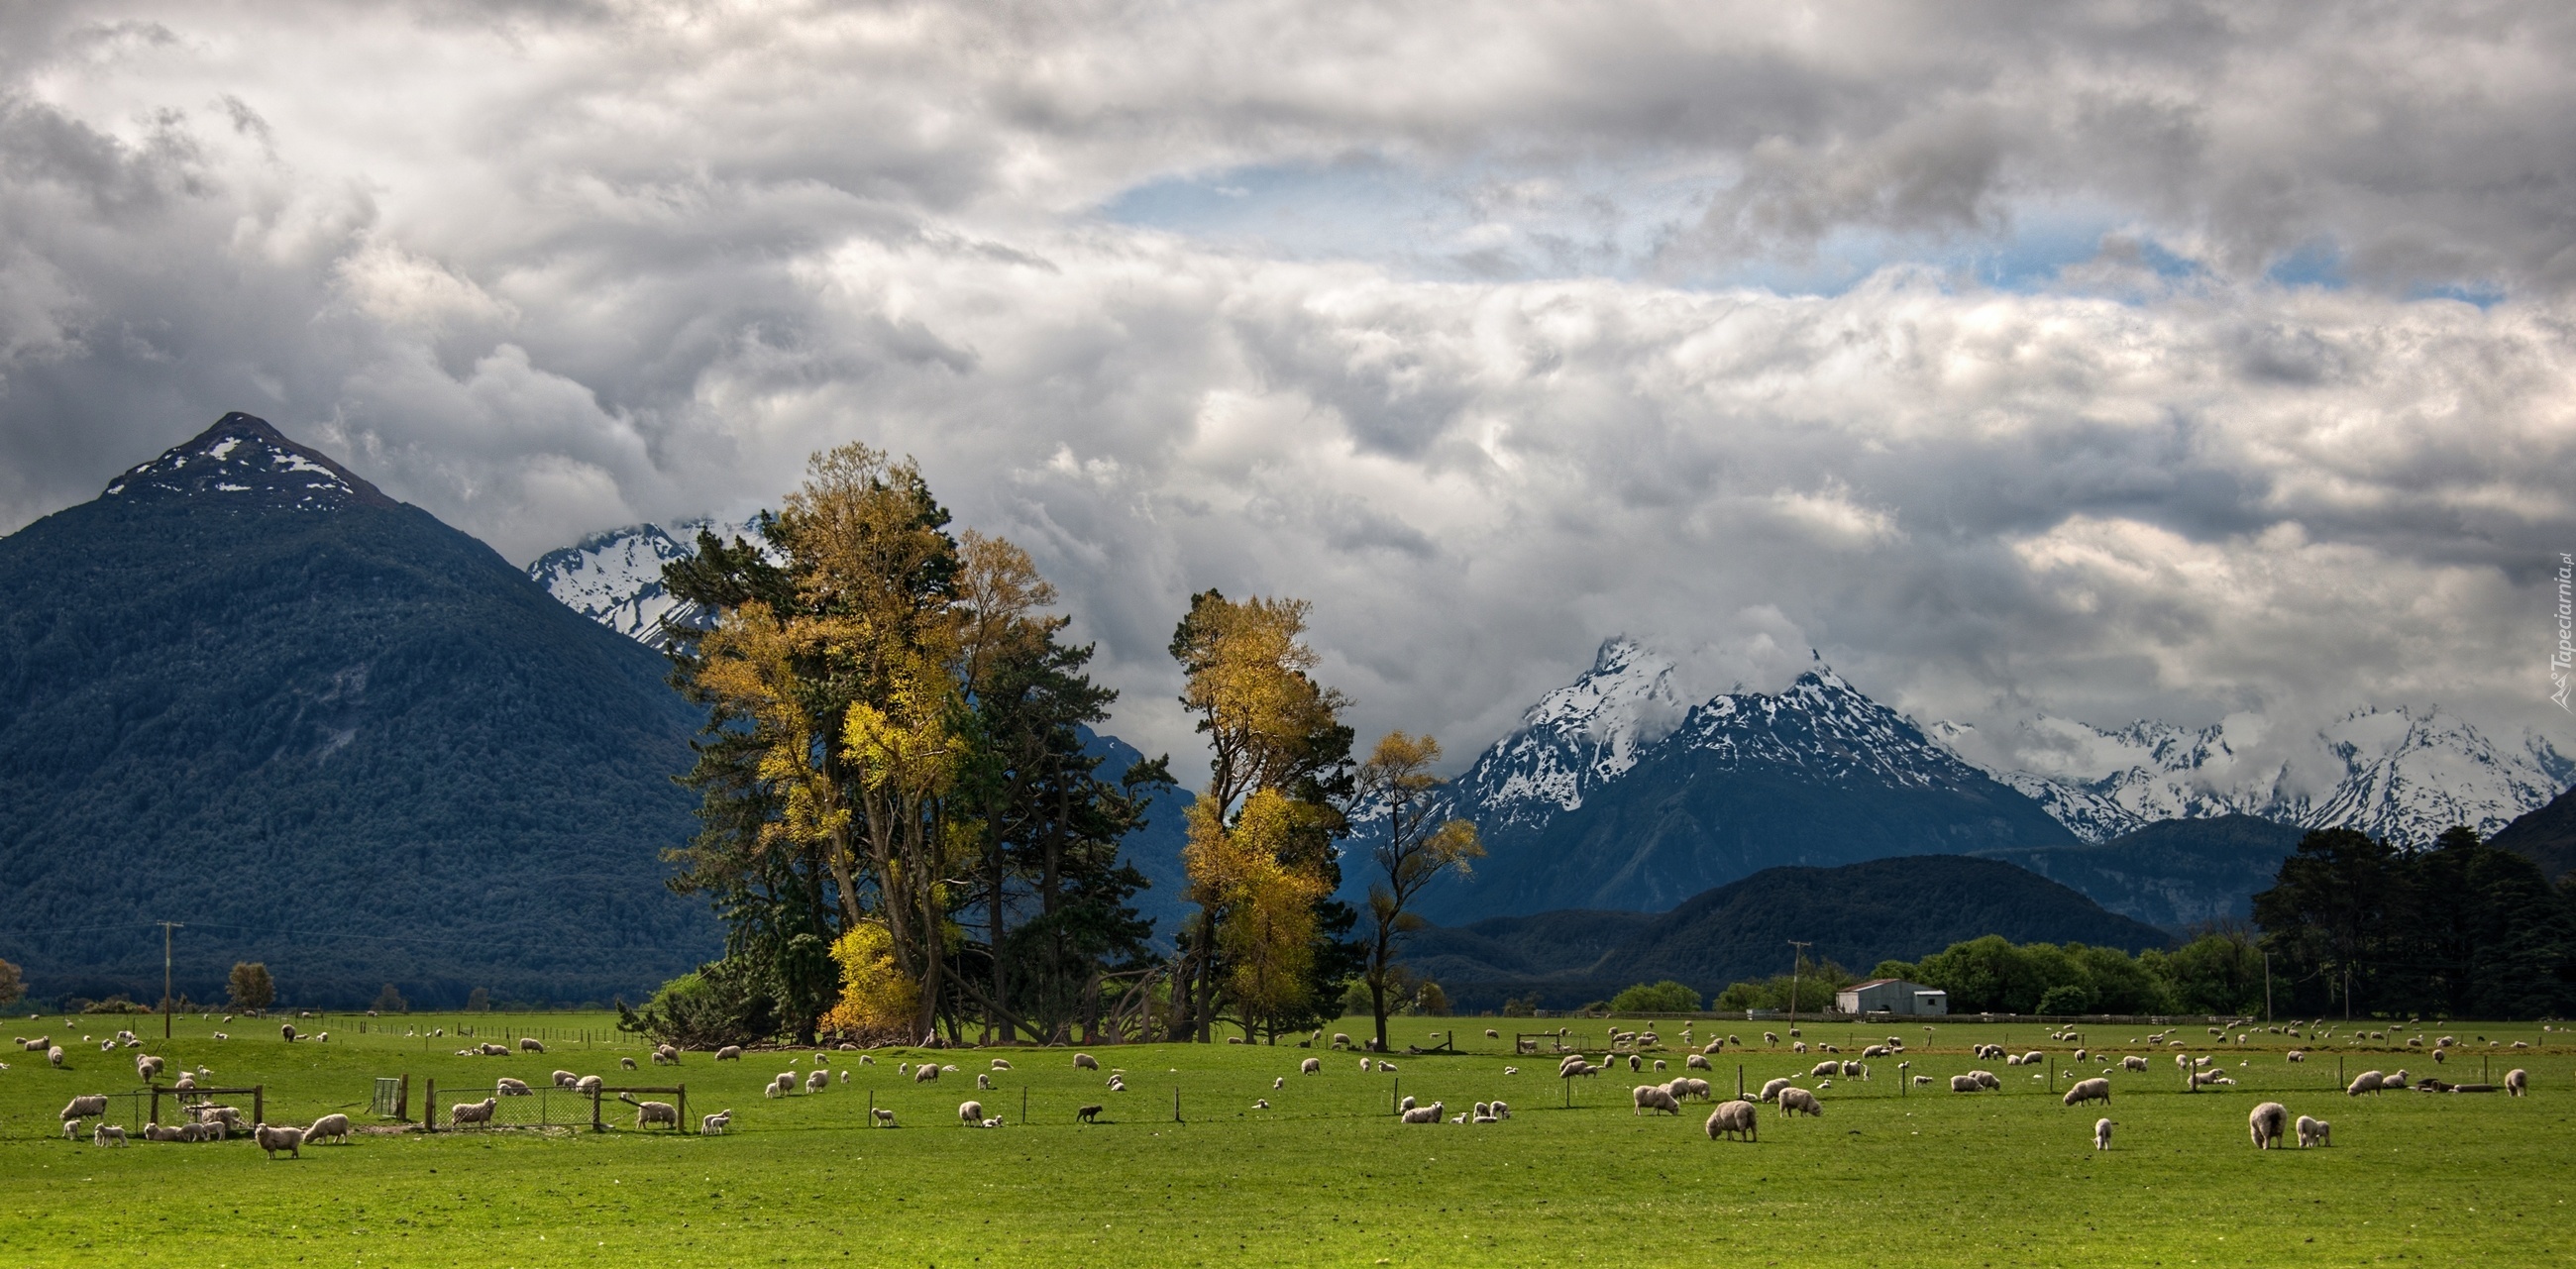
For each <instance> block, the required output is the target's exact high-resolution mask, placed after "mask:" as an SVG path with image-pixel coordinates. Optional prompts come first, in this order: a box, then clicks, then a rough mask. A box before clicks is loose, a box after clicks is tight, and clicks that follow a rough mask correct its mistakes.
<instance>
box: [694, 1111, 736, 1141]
mask: <svg viewBox="0 0 2576 1269" xmlns="http://www.w3.org/2000/svg"><path fill="white" fill-rule="evenodd" d="M731 1127H733V1111H732V1110H730V1109H726V1110H720V1111H717V1112H716V1113H714V1114H712V1115H702V1116H700V1117H699V1119H698V1135H699V1136H701V1137H718V1136H722V1135H724V1131H725V1129H727V1128H731Z"/></svg>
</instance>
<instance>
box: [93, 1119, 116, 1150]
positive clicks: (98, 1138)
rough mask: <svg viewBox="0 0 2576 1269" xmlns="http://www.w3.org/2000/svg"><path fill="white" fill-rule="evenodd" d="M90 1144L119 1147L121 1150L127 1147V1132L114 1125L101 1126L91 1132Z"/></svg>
mask: <svg viewBox="0 0 2576 1269" xmlns="http://www.w3.org/2000/svg"><path fill="white" fill-rule="evenodd" d="M89 1143H90V1144H91V1145H93V1146H117V1147H120V1148H121V1147H123V1146H124V1145H125V1130H124V1129H122V1128H119V1127H117V1126H116V1125H114V1124H100V1125H99V1126H98V1127H96V1128H93V1129H91V1130H90V1134H89Z"/></svg>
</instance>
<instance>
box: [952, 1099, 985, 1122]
mask: <svg viewBox="0 0 2576 1269" xmlns="http://www.w3.org/2000/svg"><path fill="white" fill-rule="evenodd" d="M957 1119H958V1122H960V1123H963V1124H965V1125H966V1126H967V1127H969V1128H973V1127H975V1126H977V1125H979V1124H981V1123H983V1122H984V1103H982V1102H959V1103H957Z"/></svg>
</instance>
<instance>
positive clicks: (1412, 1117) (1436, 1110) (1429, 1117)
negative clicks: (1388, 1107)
mask: <svg viewBox="0 0 2576 1269" xmlns="http://www.w3.org/2000/svg"><path fill="white" fill-rule="evenodd" d="M1443 1113H1444V1108H1443V1107H1442V1106H1441V1104H1440V1103H1438V1102H1433V1103H1431V1104H1430V1105H1428V1106H1416V1107H1414V1108H1413V1109H1411V1110H1408V1111H1406V1112H1404V1122H1406V1123H1408V1124H1436V1123H1439V1122H1440V1119H1441V1116H1442V1114H1443Z"/></svg>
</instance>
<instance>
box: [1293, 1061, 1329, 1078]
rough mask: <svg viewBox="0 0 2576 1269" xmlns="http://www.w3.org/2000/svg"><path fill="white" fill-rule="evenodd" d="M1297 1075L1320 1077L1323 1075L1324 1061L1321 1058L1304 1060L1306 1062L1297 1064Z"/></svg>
mask: <svg viewBox="0 0 2576 1269" xmlns="http://www.w3.org/2000/svg"><path fill="white" fill-rule="evenodd" d="M1297 1073H1298V1074H1299V1075H1321V1074H1323V1073H1324V1059H1322V1058H1308V1059H1306V1060H1305V1061H1303V1062H1299V1063H1298V1064H1297Z"/></svg>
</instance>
